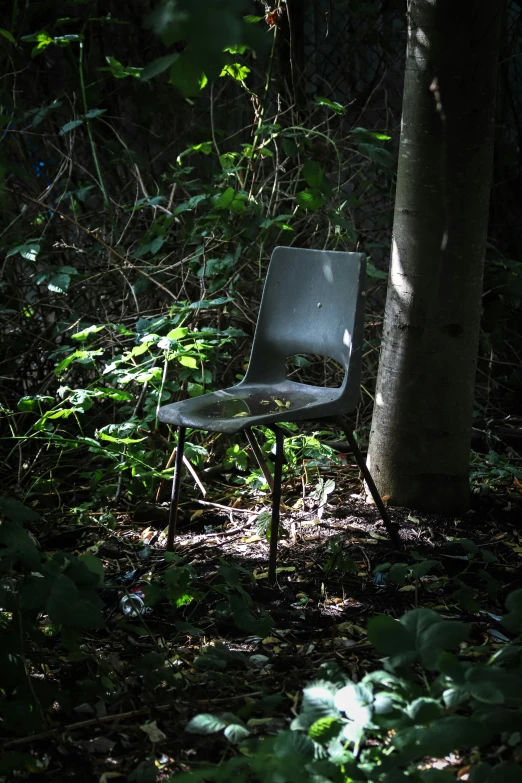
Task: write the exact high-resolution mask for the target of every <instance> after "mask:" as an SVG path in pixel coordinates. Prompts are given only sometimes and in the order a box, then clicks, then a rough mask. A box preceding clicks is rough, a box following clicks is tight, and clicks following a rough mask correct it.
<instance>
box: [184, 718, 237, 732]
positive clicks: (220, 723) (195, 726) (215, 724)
mask: <svg viewBox="0 0 522 783" xmlns="http://www.w3.org/2000/svg"><path fill="white" fill-rule="evenodd" d="M227 725H228V722H227V721H226V720H223V719H222V718H219V717H218V716H217V715H210V714H208V713H201V714H200V715H195V716H194V717H193V718H192V720H190V721H189V722H188V723H187V725H186V726H185V731H187V732H189V733H190V734H216V733H217V732H218V731H221V729H224V728H225V727H226V726H227Z"/></svg>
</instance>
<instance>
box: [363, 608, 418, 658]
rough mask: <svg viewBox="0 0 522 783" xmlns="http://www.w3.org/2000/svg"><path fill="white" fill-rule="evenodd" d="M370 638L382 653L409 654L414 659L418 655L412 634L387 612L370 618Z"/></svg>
mask: <svg viewBox="0 0 522 783" xmlns="http://www.w3.org/2000/svg"><path fill="white" fill-rule="evenodd" d="M368 639H369V640H370V642H371V643H372V644H373V646H374V647H375V648H376V649H377V650H378V652H380V653H381V654H382V655H391V656H395V655H407V656H408V659H411V660H412V661H413V660H414V659H415V657H416V649H415V641H414V638H413V637H412V634H411V633H410V632H409V631H408V629H407V628H405V627H404V625H402V624H401V623H400V622H397V620H394V619H393V618H392V617H390V616H389V615H387V614H386V615H384V614H383V615H379V616H378V617H372V618H371V619H370V620H369V622H368Z"/></svg>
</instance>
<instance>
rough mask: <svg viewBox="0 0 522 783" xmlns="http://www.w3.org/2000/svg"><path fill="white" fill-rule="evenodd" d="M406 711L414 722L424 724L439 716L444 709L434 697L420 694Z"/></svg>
mask: <svg viewBox="0 0 522 783" xmlns="http://www.w3.org/2000/svg"><path fill="white" fill-rule="evenodd" d="M406 712H407V714H408V715H409V717H410V718H411V719H412V721H413V722H414V723H418V724H421V725H424V724H425V723H432V721H434V720H437V718H440V716H441V715H442V713H443V712H444V709H443V707H442V706H441V705H440V704H439V702H438V701H436V700H435V699H428V698H426V697H424V696H422V697H420V698H419V699H415V700H414V701H412V702H411V704H409V705H408V709H407V710H406Z"/></svg>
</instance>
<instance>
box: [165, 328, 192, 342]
mask: <svg viewBox="0 0 522 783" xmlns="http://www.w3.org/2000/svg"><path fill="white" fill-rule="evenodd" d="M188 332H189V330H188V329H187V328H186V327H185V326H178V328H177V329H172V330H171V331H170V332H168V334H167V337H168V338H169V340H181V339H182V338H183V337H186V336H187V334H188Z"/></svg>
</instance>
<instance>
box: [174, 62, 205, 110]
mask: <svg viewBox="0 0 522 783" xmlns="http://www.w3.org/2000/svg"><path fill="white" fill-rule="evenodd" d="M169 82H170V84H173V85H174V86H175V87H177V88H178V90H179V91H180V92H181V94H182V95H183V96H184V97H185V98H189V97H190V96H193V95H197V94H198V92H200V90H202V89H203V88H204V87H205V86H206V84H207V83H208V78H207V76H206V74H205V73H204V72H203V69H202V68H201V66H200V65H199V64H198V62H197V58H196V61H194V60H193V59H192V57H191V55H190V52H188V51H185V52H183V53H182V54H180V55H179V57H178V59H177V60H176V61H175V62H174V63H173V64H172V66H171V68H170V72H169Z"/></svg>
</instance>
